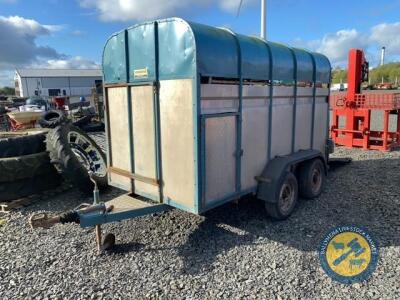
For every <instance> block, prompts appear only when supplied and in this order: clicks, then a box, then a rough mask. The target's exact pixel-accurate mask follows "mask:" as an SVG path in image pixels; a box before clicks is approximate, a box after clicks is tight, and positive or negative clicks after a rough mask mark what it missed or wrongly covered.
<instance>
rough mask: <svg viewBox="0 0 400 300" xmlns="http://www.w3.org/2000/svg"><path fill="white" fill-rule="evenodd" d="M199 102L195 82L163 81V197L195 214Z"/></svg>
mask: <svg viewBox="0 0 400 300" xmlns="http://www.w3.org/2000/svg"><path fill="white" fill-rule="evenodd" d="M195 101H196V99H193V80H192V79H182V80H163V81H160V123H161V124H160V127H161V158H162V173H163V194H164V198H167V200H171V201H173V202H174V204H178V205H180V207H181V208H188V209H189V210H191V211H194V205H195V203H194V199H195V193H196V189H195V166H196V165H197V158H196V157H195V156H194V154H195V150H194V149H195V146H196V147H197V145H195V139H194V125H195V123H194V122H195V120H194V119H193V113H194V112H193V103H194V102H195ZM196 175H197V174H196Z"/></svg>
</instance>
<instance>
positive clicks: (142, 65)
mask: <svg viewBox="0 0 400 300" xmlns="http://www.w3.org/2000/svg"><path fill="white" fill-rule="evenodd" d="M314 70H315V71H314ZM330 72H331V65H330V63H329V60H328V59H327V58H326V57H325V56H324V55H322V54H318V53H313V52H309V51H306V50H302V49H296V48H291V47H287V46H285V45H282V44H278V43H273V42H266V41H263V40H261V39H260V38H257V37H249V36H245V35H241V34H235V33H233V32H232V31H230V30H228V29H224V28H216V27H212V26H207V25H202V24H197V23H192V22H187V21H184V20H182V19H179V18H170V19H164V20H157V21H153V22H147V23H141V24H137V25H134V26H132V27H129V28H127V29H125V30H123V31H120V32H118V33H115V34H114V35H112V36H111V37H110V38H109V39H108V41H107V43H106V45H105V47H104V52H103V73H104V80H105V83H123V82H138V81H139V82H140V81H153V80H156V79H157V78H159V79H176V78H192V77H194V76H195V75H196V73H199V74H201V75H202V76H212V77H221V78H231V79H235V78H237V79H239V78H242V79H244V80H273V81H281V82H294V81H295V80H297V81H305V82H313V81H314V78H315V82H317V83H329V82H330Z"/></svg>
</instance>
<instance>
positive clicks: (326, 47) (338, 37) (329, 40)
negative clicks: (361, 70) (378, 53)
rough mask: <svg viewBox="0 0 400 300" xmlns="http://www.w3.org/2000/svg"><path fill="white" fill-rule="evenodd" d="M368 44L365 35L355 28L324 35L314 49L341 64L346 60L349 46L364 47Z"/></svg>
mask: <svg viewBox="0 0 400 300" xmlns="http://www.w3.org/2000/svg"><path fill="white" fill-rule="evenodd" d="M368 45H369V41H368V38H367V37H366V36H364V35H363V34H361V33H359V32H358V31H357V30H355V29H350V30H348V29H345V30H339V31H338V32H336V33H334V34H327V35H325V36H324V37H323V38H322V40H321V41H320V44H319V46H318V47H317V49H316V50H317V51H318V52H321V53H323V54H325V55H326V56H327V57H329V59H331V60H332V61H333V62H334V63H336V64H342V63H343V62H346V61H347V55H348V51H349V49H350V48H366V47H368Z"/></svg>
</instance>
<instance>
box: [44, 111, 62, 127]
mask: <svg viewBox="0 0 400 300" xmlns="http://www.w3.org/2000/svg"><path fill="white" fill-rule="evenodd" d="M67 122H68V119H67V116H66V115H65V114H64V112H63V111H61V110H49V111H46V112H45V113H44V114H43V116H42V117H41V118H40V120H39V125H40V126H41V127H42V128H55V127H57V126H59V125H62V124H64V123H67Z"/></svg>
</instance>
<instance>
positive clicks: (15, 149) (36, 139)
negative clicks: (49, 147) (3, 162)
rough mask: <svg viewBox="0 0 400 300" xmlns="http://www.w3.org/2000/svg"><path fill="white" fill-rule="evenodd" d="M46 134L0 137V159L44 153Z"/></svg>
mask: <svg viewBox="0 0 400 300" xmlns="http://www.w3.org/2000/svg"><path fill="white" fill-rule="evenodd" d="M45 139H46V133H43V132H40V133H35V134H28V135H20V136H15V137H7V138H1V137H0V158H6V157H14V156H22V155H29V154H33V153H39V152H43V151H46V145H45Z"/></svg>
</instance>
